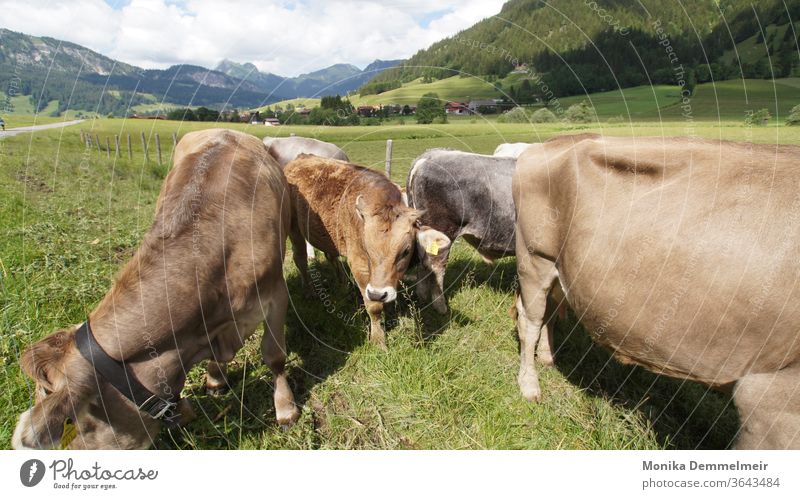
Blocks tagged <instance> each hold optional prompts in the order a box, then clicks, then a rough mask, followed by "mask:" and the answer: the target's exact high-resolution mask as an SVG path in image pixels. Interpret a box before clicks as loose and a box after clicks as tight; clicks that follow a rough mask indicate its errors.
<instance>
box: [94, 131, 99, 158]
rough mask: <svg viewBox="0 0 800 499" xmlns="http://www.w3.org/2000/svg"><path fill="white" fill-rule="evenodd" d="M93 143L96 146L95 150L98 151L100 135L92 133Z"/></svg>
mask: <svg viewBox="0 0 800 499" xmlns="http://www.w3.org/2000/svg"><path fill="white" fill-rule="evenodd" d="M94 144H95V145H96V146H97V152H98V154H99V153H100V137H98V136H97V134H94Z"/></svg>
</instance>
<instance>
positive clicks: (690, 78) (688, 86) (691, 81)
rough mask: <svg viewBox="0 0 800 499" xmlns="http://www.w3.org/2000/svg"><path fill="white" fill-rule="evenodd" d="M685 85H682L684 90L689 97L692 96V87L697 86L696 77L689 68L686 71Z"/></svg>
mask: <svg viewBox="0 0 800 499" xmlns="http://www.w3.org/2000/svg"><path fill="white" fill-rule="evenodd" d="M685 81H686V83H684V84H683V88H684V90H686V91H687V92H689V95H694V87H696V86H697V76H695V72H694V69H692V68H689V69H687V70H686V80H685Z"/></svg>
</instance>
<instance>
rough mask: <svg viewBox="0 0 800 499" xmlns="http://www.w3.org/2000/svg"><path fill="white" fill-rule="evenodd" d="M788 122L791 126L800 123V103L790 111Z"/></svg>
mask: <svg viewBox="0 0 800 499" xmlns="http://www.w3.org/2000/svg"><path fill="white" fill-rule="evenodd" d="M786 124H787V125H789V126H794V125H800V105H797V106H794V107H793V108H792V110H791V111H789V117H788V118H786Z"/></svg>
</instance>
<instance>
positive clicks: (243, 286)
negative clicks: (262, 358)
mask: <svg viewBox="0 0 800 499" xmlns="http://www.w3.org/2000/svg"><path fill="white" fill-rule="evenodd" d="M175 158H176V160H175V164H174V166H173V168H172V170H171V171H170V173H169V174H168V175H167V178H166V179H165V181H164V184H163V186H162V189H161V194H160V196H159V201H158V205H157V207H156V215H155V221H154V223H153V226H152V228H151V229H150V231H148V233H147V234H146V235H145V238H144V241H143V243H142V245H141V246H140V247H139V249H138V251H137V253H136V254H135V255H134V257H133V258H132V259H131V261H130V262H129V263H128V264H127V265H126V266H125V267H124V268H123V269H122V271H121V272H120V274H119V277H118V278H117V280H116V282H115V285H114V287H113V288H112V291H111V292H110V293H109V294H107V295H106V297H105V298H104V299H103V301H102V302H101V303H100V305H99V306H98V308H97V309H96V310H95V312H94V314H93V316H92V322H93V323H96V324H97V325H98V328H100V327H101V322H102V321H111V322H112V324H113V321H114V320H119V318H120V317H122V316H123V315H124V317H126V318H127V319H128V320H134V321H140V322H141V323H149V324H153V323H154V322H155V323H156V326H155V327H158V326H160V325H163V326H165V327H171V328H174V331H175V334H178V333H177V331H178V330H179V329H182V328H185V329H191V328H199V329H196V330H201V329H202V330H205V331H207V332H213V329H214V327H215V325H216V324H224V323H226V322H229V321H230V320H231V319H232V317H233V316H236V315H237V314H239V313H243V312H247V311H243V310H242V308H243V307H246V306H247V305H246V303H247V301H248V297H251V295H252V293H253V292H254V291H256V288H258V287H262V289H263V287H266V286H268V285H270V283H271V282H272V281H274V280H276V279H280V276H281V275H282V274H281V272H282V270H281V269H282V262H283V252H284V247H285V238H286V235H287V234H288V229H289V221H290V210H289V203H288V198H287V190H288V188H287V185H286V180H285V178H284V177H283V173H282V171H281V169H280V167H279V166H278V165H277V163H276V162H275V161H274V160H273V159H272V158H271V157H270V156H269V154H267V152H266V149H265V147H264V145H263V144H262V143H261V141H260V140H258V139H257V138H255V137H251V136H249V135H246V134H243V133H239V132H232V131H227V130H205V131H202V132H194V133H190V134H187V135H185V136H184V137H183V138H182V139H181V141H180V142H179V144H178V147H177V148H176V150H175ZM187 296H189V297H192V298H191V299H186V297H187ZM178 297H180V299H178ZM220 300H223V302H225V303H229V305H230V306H229V307H227V308H226V307H218V306H217V305H218V303H220ZM123 309H124V310H123ZM144 311H146V314H145V312H144ZM143 314H145V315H143ZM232 314H233V315H232ZM162 321H166V322H163V323H162ZM111 329H112V330H113V329H114V328H113V327H112V328H111ZM122 341H125V339H123V340H122Z"/></svg>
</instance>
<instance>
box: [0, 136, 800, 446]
mask: <svg viewBox="0 0 800 499" xmlns="http://www.w3.org/2000/svg"><path fill="white" fill-rule="evenodd" d="M798 162H800V148H796V147H793V146H777V145H754V144H750V143H735V142H725V141H707V140H699V139H693V138H664V137H660V138H609V137H601V136H598V135H593V134H584V135H570V136H562V137H556V138H554V139H551V140H549V141H547V142H544V143H536V144H504V145H501V146H500V147H498V150H497V151H496V153H495V155H494V156H486V155H478V154H471V153H465V152H460V151H453V150H444V149H434V150H430V151H427V152H426V153H424V154H423V155H421V156H420V157H418V158H417V159H416V160H415V161H414V163H413V164H412V166H411V169H410V171H409V175H408V179H407V183H406V189H405V191H404V190H403V189H401V187H400V186H398V185H396V184H394V183H392V182H391V181H390V180H389V179H388V178H387V177H386V176H384V175H383V174H381V173H379V172H376V171H373V170H370V169H368V168H365V167H361V166H357V165H354V164H351V163H350V162H349V161H348V158H347V156H346V155H345V154H344V153H343V152H342V151H341V150H340V149H339V148H338V147H336V146H334V145H332V144H326V143H324V142H319V141H316V140H313V139H304V138H299V137H292V138H286V139H269V138H267V139H265V140H264V141H263V142H262V141H260V140H258V139H257V138H255V137H252V136H250V135H247V134H243V133H239V132H234V131H230V130H221V129H214V130H206V131H201V132H193V133H189V134H187V135H185V136H184V137H183V138H182V139H181V141H180V142H179V144H178V146H177V148H176V151H175V161H174V167H173V168H172V170H171V171H170V173H169V175H168V176H167V178H166V180H165V182H164V184H163V187H162V189H161V193H160V195H159V199H158V204H157V207H156V214H155V221H154V223H153V226H152V228H151V229H150V230H149V231H148V233H147V234H146V235H145V237H144V241H143V242H142V244H141V246H140V247H139V249H138V251H137V252H136V253H135V255H134V256H133V258H132V259H131V260H130V261H129V262H128V263H127V264H126V265H125V267H124V268H123V269H122V271H121V272H120V274H119V276H118V277H117V279H116V280H115V282H114V284H113V286H112V288H111V290H110V291H109V292H108V293H107V294H106V295H105V297H104V298H103V299H102V300H101V301H100V303H99V304H98V305H97V307H96V308H95V309H94V310H93V311H92V313H91V314H90V315H89V317H88V319H87V320H86V322H84V323H82V324H77V325H74V326H72V327H69V328H66V329H63V330H60V331H57V332H56V333H54V334H51V335H50V336H47V337H46V338H44V339H43V340H41V341H39V342H37V343H34V344H33V345H31V346H30V347H28V349H27V350H26V351H25V352H24V354H23V355H22V357H21V366H22V369H23V371H24V372H25V373H26V374H27V375H28V376H30V377H31V378H32V379H33V380H34V381H35V383H36V391H35V404H33V405H32V407H30V408H29V409H28V410H26V411H24V412H23V413H22V414H21V415H20V417H19V421H18V423H17V426H16V429H15V431H14V435H13V439H12V445H13V447H14V448H17V449H25V448H53V447H64V448H71V449H78V448H90V449H96V448H147V447H149V446H150V445H151V444H152V442H153V440H154V439H155V437H156V434H157V433H158V431H159V429H160V428H161V427H162V426H167V427H170V426H174V425H180V424H183V423H185V422H187V421H188V420H189V419H191V417H192V416H193V412H192V408H191V404H189V403H188V402H187V401H186V400H185V399H181V398H180V392H181V390H182V388H183V386H184V383H185V381H186V373H187V372H188V371H189V369H190V368H191V367H192V366H194V365H195V364H197V363H199V362H201V361H203V360H210V362H209V364H208V372H207V377H206V387H207V389H208V390H209V391H211V392H219V391H221V390H224V388H225V387H226V386H227V381H226V377H225V372H224V364H225V363H226V362H228V361H230V360H232V359H233V357H234V355H235V354H236V352H237V351H238V350H239V349H240V348H241V347H242V345H243V343H244V341H245V340H246V339H247V338H248V337H249V336H250V335H251V334H252V333H253V332H254V331H255V330H256V328H257V326H258V324H260V323H261V322H263V323H264V335H263V338H262V342H261V347H262V355H263V360H264V362H265V363H266V364H267V365H268V366H269V368H270V369H271V371H272V373H273V375H274V386H275V393H274V403H275V412H276V418H277V421H278V423H279V424H281V425H289V424H292V423H293V422H294V421H295V420H296V419H297V417H298V415H299V412H298V409H297V407H296V405H295V402H294V397H293V394H292V391H291V389H290V387H289V383H288V381H287V378H286V374H285V366H284V365H285V359H286V352H285V350H286V349H285V341H284V320H285V316H286V309H287V303H288V298H289V297H288V291H287V287H286V283H285V281H284V276H283V260H284V258H283V257H284V254H285V249H286V238H287V237H289V238H290V240H291V242H292V248H293V256H294V261H295V263H296V265H297V267H298V269H299V271H300V275H301V278H302V281H303V284H304V286H305V287H306V288H307V289H308V286H309V285H310V283H309V279H308V270H307V256H310V255H309V254H308V251H309V249H310V250H311V251H313V248H317V249H319V250H321V251H322V252H323V253H324V254H325V255H326V257H327V258H328V260H329V261H330V262H331V263H333V264H334V267H335V268H336V269H337V273H340V274H343V271H342V269H341V267H340V266H341V262H340V261H339V257H340V256H343V257H345V258H346V262H347V265H348V266H349V268H350V271H351V273H352V276H353V278H354V280H355V282H356V283H357V285H358V288H359V290H360V292H361V295H362V297H363V302H364V305H365V308H366V310H367V312H368V314H369V318H370V326H369V338H370V341H371V342H373V343H374V344H375V345H377V346H379V347H381V348H386V339H385V333H384V330H383V327H382V324H381V315H382V312H383V307H384V305H385V304H386V303H389V302H391V301H393V300H395V298H396V297H397V287H398V283H399V281H400V280H401V279H403V278H404V275H405V274H406V272H407V270H408V269H409V268H411V267H415V266H420V267H421V269H420V270H418V271H417V272H415V274H416V276H417V278H416V281H415V282H414V287H415V289H416V290H417V294H418V295H419V296H420V298H422V299H423V300H426V301H429V302H430V303H431V304H432V306H433V307H434V308H435V309H436V310H437V311H438V312H441V313H445V312H446V311H447V303H446V300H445V288H444V274H445V268H446V266H447V261H448V255H449V252H450V249H451V245H452V242H453V241H454V240H455V239H457V238H459V237H463V239H464V240H465V241H467V242H468V243H469V244H470V245H472V246H473V247H474V248H475V249H476V250H477V251H478V253H479V254H480V255H481V256H482V257H484V259H486V260H488V261H491V260H493V259H496V258H499V257H502V256H507V255H516V258H517V270H518V274H519V283H520V287H519V293H518V296H517V298H516V306H515V315H516V319H517V328H518V333H519V340H520V370H519V377H518V383H519V386H520V389H521V391H522V394H523V396H524V397H526V398H527V399H529V400H531V401H536V400H538V399H539V398H540V397H541V390H540V386H539V380H538V375H537V371H536V366H535V362H534V360H535V359H538V361H539V362H540V363H542V364H552V362H553V354H552V352H553V350H552V345H551V342H552V335H551V329H552V328H549V327H548V321H547V320H546V319H547V318H548V317H549V315H550V314H546V312H545V309H546V308H547V307H548V303H549V304H550V305H553V304H558V303H564V304H568V305H569V307H570V308H571V309H572V310H573V312H574V313H575V315H576V317H578V318H579V319H580V321H581V322H582V323H583V324H584V325H585V326H586V329H587V331H589V333H590V334H591V335H592V336H593V338H594V339H595V340H596V341H597V342H599V343H600V344H602V345H604V346H606V347H607V348H609V349H610V350H611V351H612V352H613V353H614V354H615V357H616V358H617V359H619V360H620V361H622V362H627V363H635V364H638V365H641V366H644V367H646V368H648V369H650V370H652V371H654V372H656V373H662V374H666V375H670V376H676V377H680V378H684V379H690V380H694V381H698V382H701V383H704V384H707V385H709V386H712V387H714V388H718V389H720V390H724V391H728V392H730V393H732V397H733V400H734V402H735V404H736V407H737V409H738V411H739V416H740V431H739V434H738V436H737V440H736V446H737V447H739V448H798V447H800V341H798V340H800V286H798V280H799V279H800V232H799V231H800V175H798V174H797V165H798ZM309 244H310V247H309V246H308V245H309ZM72 428H74V431H73V430H72Z"/></svg>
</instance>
